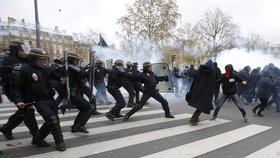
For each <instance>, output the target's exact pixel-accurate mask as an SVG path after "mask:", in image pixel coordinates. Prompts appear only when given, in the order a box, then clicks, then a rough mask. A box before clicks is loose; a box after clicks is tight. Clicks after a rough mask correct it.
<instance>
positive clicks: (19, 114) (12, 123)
mask: <svg viewBox="0 0 280 158" xmlns="http://www.w3.org/2000/svg"><path fill="white" fill-rule="evenodd" d="M23 120H24V111H23V109H19V110H17V111H16V112H15V113H14V114H13V115H11V116H10V117H9V119H8V122H7V123H6V124H4V125H3V126H2V127H0V132H2V133H3V135H4V136H5V138H6V139H14V137H13V133H12V130H13V129H14V128H16V127H17V126H18V125H19V124H20V123H22V122H23Z"/></svg>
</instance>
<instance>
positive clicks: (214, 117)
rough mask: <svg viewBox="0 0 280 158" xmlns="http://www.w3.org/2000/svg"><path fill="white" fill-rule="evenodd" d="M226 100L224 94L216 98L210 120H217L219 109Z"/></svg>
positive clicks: (226, 97)
mask: <svg viewBox="0 0 280 158" xmlns="http://www.w3.org/2000/svg"><path fill="white" fill-rule="evenodd" d="M227 99H228V96H226V95H225V94H224V93H223V94H222V95H221V97H219V98H218V100H217V101H216V102H215V104H216V107H215V110H214V114H213V117H212V118H211V119H210V120H215V119H216V118H217V116H218V113H219V111H220V109H221V107H222V106H223V105H224V103H225V102H226V100H227Z"/></svg>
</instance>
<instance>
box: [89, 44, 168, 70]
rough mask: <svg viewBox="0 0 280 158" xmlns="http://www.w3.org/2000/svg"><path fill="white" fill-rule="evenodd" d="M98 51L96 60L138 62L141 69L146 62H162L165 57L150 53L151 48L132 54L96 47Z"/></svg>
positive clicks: (153, 52) (157, 52)
mask: <svg viewBox="0 0 280 158" xmlns="http://www.w3.org/2000/svg"><path fill="white" fill-rule="evenodd" d="M94 50H95V51H96V58H97V59H100V60H103V61H105V60H108V59H113V61H115V60H117V59H121V60H123V61H124V62H125V63H126V62H128V61H131V62H138V64H139V67H141V64H142V63H144V62H145V61H149V62H151V63H158V62H162V60H163V56H162V54H161V53H160V52H159V51H150V50H149V46H144V45H143V46H141V48H140V49H139V51H138V52H136V53H131V52H125V51H120V50H115V49H111V48H104V47H100V46H96V47H94Z"/></svg>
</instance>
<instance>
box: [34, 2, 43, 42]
mask: <svg viewBox="0 0 280 158" xmlns="http://www.w3.org/2000/svg"><path fill="white" fill-rule="evenodd" d="M34 8H35V23H36V47H37V48H41V43H40V23H39V15H38V5H37V0H34Z"/></svg>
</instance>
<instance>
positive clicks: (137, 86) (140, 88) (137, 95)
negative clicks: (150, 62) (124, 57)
mask: <svg viewBox="0 0 280 158" xmlns="http://www.w3.org/2000/svg"><path fill="white" fill-rule="evenodd" d="M139 73H140V71H139V70H138V63H133V66H132V75H133V76H137V75H138V74H139ZM132 85H133V89H134V91H135V103H136V104H139V102H140V92H142V93H143V91H144V88H143V86H142V83H141V82H139V81H132Z"/></svg>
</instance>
